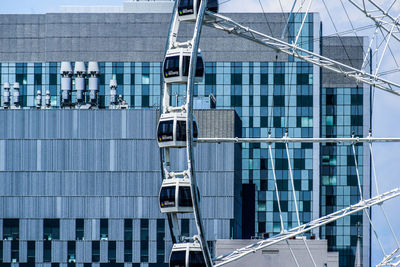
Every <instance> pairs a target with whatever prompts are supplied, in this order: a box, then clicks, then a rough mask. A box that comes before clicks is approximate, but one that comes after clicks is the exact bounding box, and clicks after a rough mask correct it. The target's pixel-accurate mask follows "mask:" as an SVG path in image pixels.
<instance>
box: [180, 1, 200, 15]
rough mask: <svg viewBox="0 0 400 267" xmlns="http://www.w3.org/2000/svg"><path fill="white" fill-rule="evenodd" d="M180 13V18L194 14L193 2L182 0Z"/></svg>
mask: <svg viewBox="0 0 400 267" xmlns="http://www.w3.org/2000/svg"><path fill="white" fill-rule="evenodd" d="M199 2H200V1H199ZM178 12H179V15H180V16H182V15H190V14H193V13H194V11H193V0H180V1H179V6H178Z"/></svg>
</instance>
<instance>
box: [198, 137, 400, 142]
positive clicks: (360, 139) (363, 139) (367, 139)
mask: <svg viewBox="0 0 400 267" xmlns="http://www.w3.org/2000/svg"><path fill="white" fill-rule="evenodd" d="M196 142H197V143H338V144H341V143H399V142H400V138H375V137H353V138H291V137H282V138H238V137H236V138H198V139H197V141H196Z"/></svg>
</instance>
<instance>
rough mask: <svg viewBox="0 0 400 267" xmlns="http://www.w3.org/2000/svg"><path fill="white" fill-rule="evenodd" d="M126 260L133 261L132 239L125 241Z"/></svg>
mask: <svg viewBox="0 0 400 267" xmlns="http://www.w3.org/2000/svg"><path fill="white" fill-rule="evenodd" d="M124 261H125V262H132V241H125V242H124Z"/></svg>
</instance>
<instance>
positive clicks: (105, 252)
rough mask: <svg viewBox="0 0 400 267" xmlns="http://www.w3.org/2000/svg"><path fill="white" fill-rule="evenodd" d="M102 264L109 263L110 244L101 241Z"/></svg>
mask: <svg viewBox="0 0 400 267" xmlns="http://www.w3.org/2000/svg"><path fill="white" fill-rule="evenodd" d="M100 262H108V243H107V242H106V241H100Z"/></svg>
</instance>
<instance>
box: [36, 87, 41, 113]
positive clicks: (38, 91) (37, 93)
mask: <svg viewBox="0 0 400 267" xmlns="http://www.w3.org/2000/svg"><path fill="white" fill-rule="evenodd" d="M41 107H42V91H40V90H37V92H36V108H37V109H40V108H41Z"/></svg>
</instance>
